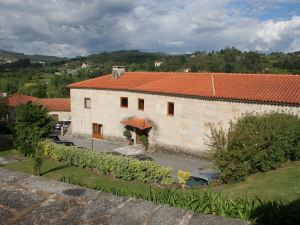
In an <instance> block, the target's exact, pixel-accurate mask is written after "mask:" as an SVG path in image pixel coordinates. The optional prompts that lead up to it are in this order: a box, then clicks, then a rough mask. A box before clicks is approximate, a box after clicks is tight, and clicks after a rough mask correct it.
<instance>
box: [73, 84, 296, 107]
mask: <svg viewBox="0 0 300 225" xmlns="http://www.w3.org/2000/svg"><path fill="white" fill-rule="evenodd" d="M70 89H86V90H107V91H117V92H120V91H125V92H132V93H142V94H152V95H164V96H175V97H181V98H184V97H186V98H194V99H203V100H211V101H227V102H241V103H249V104H264V105H281V106H296V107H300V102H299V103H297V102H276V101H263V100H250V99H239V98H225V97H217V96H212V97H211V96H200V95H199V96H198V95H186V94H175V93H165V92H155V91H139V90H131V89H120V88H118V89H117V88H86V87H71V88H70Z"/></svg>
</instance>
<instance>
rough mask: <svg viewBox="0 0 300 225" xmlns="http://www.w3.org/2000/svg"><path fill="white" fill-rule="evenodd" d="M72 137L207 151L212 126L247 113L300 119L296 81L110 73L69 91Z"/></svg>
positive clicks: (255, 76)
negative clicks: (273, 113) (130, 138)
mask: <svg viewBox="0 0 300 225" xmlns="http://www.w3.org/2000/svg"><path fill="white" fill-rule="evenodd" d="M68 87H69V88H70V95H71V116H72V132H73V135H74V136H88V137H93V138H98V139H107V140H116V139H122V140H125V138H124V136H123V132H124V129H125V128H127V129H129V130H130V131H131V132H132V134H133V135H132V136H133V139H134V143H137V144H138V143H140V137H141V135H147V136H148V138H149V143H150V146H152V147H156V148H159V147H160V148H169V149H172V150H174V151H178V150H179V151H189V152H193V153H199V152H201V151H205V149H206V148H207V146H206V145H205V142H206V140H207V135H209V134H210V123H214V124H220V125H221V126H223V127H224V128H227V127H228V125H229V122H230V121H231V120H234V119H236V118H238V117H240V116H242V114H244V113H246V112H258V113H262V112H271V111H274V110H275V111H277V110H280V111H281V110H284V111H287V112H290V113H295V114H298V115H300V107H299V106H300V76H297V75H267V74H225V73H177V72H176V73H175V72H170V73H165V72H163V73H157V72H124V71H123V72H121V73H116V72H113V73H112V74H111V75H106V76H102V77H98V78H94V79H90V80H86V81H82V82H78V83H74V84H71V85H69V86H68Z"/></svg>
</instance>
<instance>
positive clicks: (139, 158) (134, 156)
mask: <svg viewBox="0 0 300 225" xmlns="http://www.w3.org/2000/svg"><path fill="white" fill-rule="evenodd" d="M130 157H131V158H133V159H137V160H140V161H154V159H152V158H151V157H149V156H147V155H131V156H130Z"/></svg>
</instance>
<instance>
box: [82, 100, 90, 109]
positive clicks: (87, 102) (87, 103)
mask: <svg viewBox="0 0 300 225" xmlns="http://www.w3.org/2000/svg"><path fill="white" fill-rule="evenodd" d="M84 108H86V109H90V108H91V99H90V98H84Z"/></svg>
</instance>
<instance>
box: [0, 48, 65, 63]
mask: <svg viewBox="0 0 300 225" xmlns="http://www.w3.org/2000/svg"><path fill="white" fill-rule="evenodd" d="M20 59H29V60H30V61H31V62H45V63H49V62H58V61H61V60H65V59H66V58H61V57H56V56H47V55H26V54H24V53H18V52H11V51H4V50H0V63H5V62H12V61H17V60H20Z"/></svg>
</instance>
